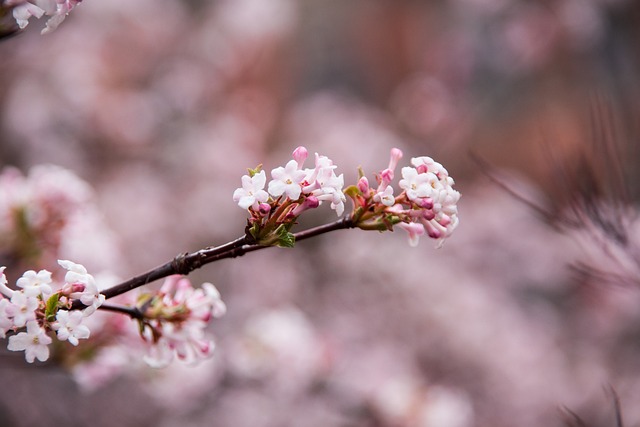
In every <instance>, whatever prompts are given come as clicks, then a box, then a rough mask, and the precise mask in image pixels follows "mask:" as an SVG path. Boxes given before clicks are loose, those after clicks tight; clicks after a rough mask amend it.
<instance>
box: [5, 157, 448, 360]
mask: <svg viewBox="0 0 640 427" xmlns="http://www.w3.org/2000/svg"><path fill="white" fill-rule="evenodd" d="M307 156H308V153H307V150H306V148H304V147H298V148H296V149H295V150H294V151H293V159H292V160H290V161H289V162H288V163H287V164H286V165H285V166H284V167H278V168H275V169H273V170H272V171H271V177H272V180H271V181H270V182H269V183H268V185H267V179H266V173H265V171H263V170H262V166H258V167H256V168H255V169H249V170H248V172H249V173H248V175H245V176H243V177H242V178H241V182H242V187H241V188H238V189H236V190H235V192H234V193H233V200H234V201H235V202H237V203H238V206H239V207H240V208H242V209H244V210H245V211H246V212H247V213H248V215H249V217H248V219H247V225H246V227H245V234H244V235H243V236H242V237H239V238H237V239H235V240H233V241H231V242H228V243H226V244H224V245H220V246H216V247H208V248H204V249H201V250H198V251H195V252H192V253H183V254H180V255H178V256H177V257H175V258H174V259H173V260H171V261H169V262H167V263H165V264H163V265H160V266H159V267H156V268H154V269H151V270H149V271H147V272H146V273H143V274H140V275H138V276H135V277H133V278H131V279H129V280H126V281H124V282H122V283H120V284H118V285H115V286H112V287H110V288H108V289H104V290H102V291H100V290H99V289H98V287H97V285H96V283H95V280H94V278H93V276H92V275H91V274H89V273H88V272H87V270H86V269H85V268H84V267H83V266H82V265H80V264H75V263H73V262H71V261H66V260H61V261H58V263H59V264H60V266H61V267H62V268H64V269H66V270H67V273H66V275H65V279H64V281H65V283H64V284H63V285H62V286H58V288H59V289H58V290H54V287H55V286H52V285H55V284H54V283H53V281H52V278H51V276H52V275H51V273H50V272H48V271H47V270H40V271H39V272H37V273H36V272H35V271H31V270H30V271H27V272H26V273H24V274H23V276H22V277H21V278H20V279H18V281H17V283H16V284H17V286H18V287H20V288H22V290H13V289H11V288H9V287H8V286H7V280H6V277H5V276H4V274H2V273H3V270H4V267H1V268H0V274H2V276H1V277H0V294H2V295H4V297H2V296H0V336H2V337H4V336H5V335H6V334H7V333H8V334H9V345H8V348H9V350H14V351H22V350H24V351H25V358H26V360H27V361H28V362H33V361H34V360H35V359H36V358H37V359H38V360H40V361H44V360H47V359H48V358H49V347H48V345H49V344H50V343H51V342H52V339H51V337H50V336H49V332H51V331H55V332H56V334H57V338H58V339H59V340H62V341H64V340H67V341H69V342H70V343H71V344H72V345H74V346H75V345H78V340H79V339H87V338H89V335H90V331H89V328H88V327H87V326H86V325H84V324H83V321H84V318H86V317H88V316H90V315H92V314H93V313H94V312H95V311H96V310H97V309H102V310H106V311H111V312H116V313H120V314H125V315H127V316H129V317H130V318H131V319H134V320H135V321H136V322H137V324H138V332H139V334H140V336H141V338H142V340H143V342H144V343H146V347H147V350H148V351H147V355H146V356H145V357H144V359H145V360H146V361H147V363H149V364H150V365H152V366H156V367H159V366H165V365H167V364H168V363H170V362H171V361H172V360H173V359H174V357H177V358H178V359H181V360H186V361H198V360H201V359H203V358H206V357H208V356H210V355H211V354H212V351H213V348H214V345H213V341H211V340H210V339H207V338H206V337H205V332H204V329H205V327H206V326H207V324H208V323H209V322H210V321H211V320H212V319H213V318H218V317H220V316H222V315H224V313H225V312H226V306H225V304H224V303H223V302H222V299H221V297H220V293H219V292H218V290H217V289H216V288H215V287H214V286H213V285H212V284H211V283H204V284H203V285H202V286H201V287H200V288H197V289H196V288H194V287H193V286H192V284H191V282H190V281H189V280H188V279H187V278H186V277H184V276H186V275H188V274H189V273H190V272H192V271H193V270H196V269H198V268H200V267H202V266H204V265H206V264H210V263H212V262H215V261H219V260H222V259H226V258H236V257H240V256H242V255H244V254H246V253H248V252H253V251H256V250H260V249H265V248H268V247H272V246H279V247H286V248H291V247H293V246H294V245H295V243H296V242H297V241H301V240H305V239H309V238H312V237H315V236H318V235H321V234H324V233H328V232H331V231H334V230H341V229H348V228H360V229H362V230H377V231H380V232H382V231H392V230H393V229H394V227H396V226H398V227H399V228H402V229H403V230H405V231H407V232H408V234H409V243H410V245H411V246H416V245H417V244H418V240H419V238H420V236H422V235H427V236H428V237H431V238H433V239H436V240H437V241H438V242H439V245H441V244H442V242H443V241H444V239H446V238H447V237H448V236H450V235H451V233H452V232H453V230H454V229H455V228H456V227H457V225H458V210H457V202H458V200H459V198H460V193H458V192H457V191H456V190H454V189H453V185H454V181H453V179H452V178H451V177H449V174H448V172H447V170H446V169H445V168H444V167H443V166H442V165H441V164H439V163H437V162H435V161H434V160H433V159H431V158H430V157H415V158H412V159H411V165H412V166H407V167H403V168H402V170H401V173H402V179H401V180H400V181H399V183H398V184H399V186H400V188H401V190H402V191H400V193H399V194H397V195H394V193H395V191H394V188H393V187H392V185H391V183H392V181H393V179H394V174H395V169H396V167H397V165H398V162H399V161H400V159H401V158H402V152H401V151H400V150H399V149H397V148H394V149H392V150H391V157H390V160H389V165H388V167H387V168H386V169H384V170H382V171H381V172H380V173H379V174H378V175H376V176H375V180H376V182H377V187H375V186H372V185H370V184H369V181H368V179H367V178H366V176H365V175H364V172H363V171H362V170H360V171H359V179H358V182H357V184H355V185H351V186H349V187H347V188H344V189H343V187H344V178H343V175H342V174H340V175H336V173H335V170H336V166H335V165H334V164H333V162H332V161H331V160H330V159H329V158H327V157H326V156H321V155H319V154H317V153H316V155H315V166H314V167H313V168H303V164H304V162H305V160H306V159H307ZM265 185H267V190H264V187H265ZM347 199H349V200H351V203H352V206H353V209H352V211H351V213H349V214H347V215H344V216H343V213H344V210H345V202H346V201H347ZM322 203H329V205H330V207H331V209H333V210H334V211H335V212H336V214H337V215H338V217H340V219H338V220H336V221H334V222H331V223H327V224H324V225H320V226H317V227H313V228H310V229H307V230H304V231H299V232H296V233H293V232H292V231H291V230H292V228H293V227H294V226H295V225H296V224H297V220H298V217H299V216H300V215H301V214H303V213H304V212H306V211H307V210H311V209H315V208H317V207H319V206H320V205H321V204H322ZM162 278H165V281H164V283H163V285H162V286H161V288H160V289H159V290H157V291H147V292H141V293H139V294H138V296H137V298H136V301H135V303H134V304H133V305H132V306H120V305H105V304H104V301H105V300H106V299H109V298H113V297H116V296H118V295H122V294H124V293H127V292H129V291H132V290H134V289H137V288H140V287H142V286H144V285H146V284H148V283H150V282H153V281H155V280H158V279H162ZM5 297H6V298H5ZM23 329H26V332H25V331H23Z"/></svg>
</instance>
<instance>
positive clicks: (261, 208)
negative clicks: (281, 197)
mask: <svg viewBox="0 0 640 427" xmlns="http://www.w3.org/2000/svg"><path fill="white" fill-rule="evenodd" d="M269 212H271V205H270V204H269V203H260V204H259V205H258V213H259V214H260V216H267V215H269Z"/></svg>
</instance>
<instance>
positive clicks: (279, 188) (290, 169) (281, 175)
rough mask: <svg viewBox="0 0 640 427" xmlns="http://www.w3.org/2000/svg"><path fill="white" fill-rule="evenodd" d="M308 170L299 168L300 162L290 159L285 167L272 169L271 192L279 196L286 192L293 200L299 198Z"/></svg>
mask: <svg viewBox="0 0 640 427" xmlns="http://www.w3.org/2000/svg"><path fill="white" fill-rule="evenodd" d="M305 175H306V172H305V171H303V170H301V169H299V167H298V162H297V161H295V160H289V162H287V164H286V165H285V167H282V166H280V167H278V168H275V169H273V170H272V171H271V177H272V178H273V180H272V181H270V182H269V194H271V195H272V196H274V197H279V196H282V195H283V194H285V195H286V196H287V197H288V198H289V199H291V200H298V198H299V197H300V193H301V192H302V187H301V186H300V183H301V182H302V181H303V180H304V178H305Z"/></svg>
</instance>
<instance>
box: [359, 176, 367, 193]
mask: <svg viewBox="0 0 640 427" xmlns="http://www.w3.org/2000/svg"><path fill="white" fill-rule="evenodd" d="M358 190H360V191H361V192H362V194H364V195H367V194H369V180H368V179H367V177H366V176H363V177H362V178H360V179H359V180H358Z"/></svg>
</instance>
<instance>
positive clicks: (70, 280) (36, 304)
mask: <svg viewBox="0 0 640 427" xmlns="http://www.w3.org/2000/svg"><path fill="white" fill-rule="evenodd" d="M59 264H60V266H61V267H63V268H64V269H65V270H67V272H66V274H65V278H64V283H63V284H62V286H60V287H59V289H58V290H57V291H55V292H54V290H53V288H54V286H55V283H54V282H53V280H52V277H51V272H49V271H47V270H40V271H38V272H36V271H34V270H29V271H27V272H25V273H24V274H23V275H22V277H20V278H19V279H18V280H17V281H16V285H17V287H18V288H20V289H19V290H14V289H11V288H9V287H8V286H7V278H6V276H5V274H4V269H5V267H0V273H1V274H2V276H1V277H0V293H1V295H0V337H2V338H6V336H7V333H11V335H10V336H9V344H8V346H7V348H8V349H9V350H11V351H24V352H25V359H26V360H27V362H29V363H33V361H34V360H35V359H38V360H40V361H42V362H44V361H45V360H47V359H48V358H49V354H50V352H49V344H51V343H52V341H53V339H52V338H51V336H50V334H49V332H55V335H56V337H57V339H58V340H60V341H68V342H69V343H70V344H72V345H74V346H77V345H78V343H79V340H80V339H86V338H89V335H90V331H89V328H88V327H87V326H86V325H85V324H83V321H84V319H85V318H86V317H87V316H90V315H91V314H93V313H94V312H95V311H96V309H97V308H98V307H100V305H101V304H102V303H103V302H104V295H101V294H100V292H99V291H98V287H97V285H96V283H95V280H94V278H93V276H92V275H91V274H88V273H87V270H86V269H85V268H84V266H82V265H80V264H76V263H73V262H71V261H66V260H60V261H59ZM75 301H79V302H81V303H82V305H83V306H84V309H82V310H70V309H71V307H72V306H73V304H74V302H75ZM25 329H26V330H25Z"/></svg>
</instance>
